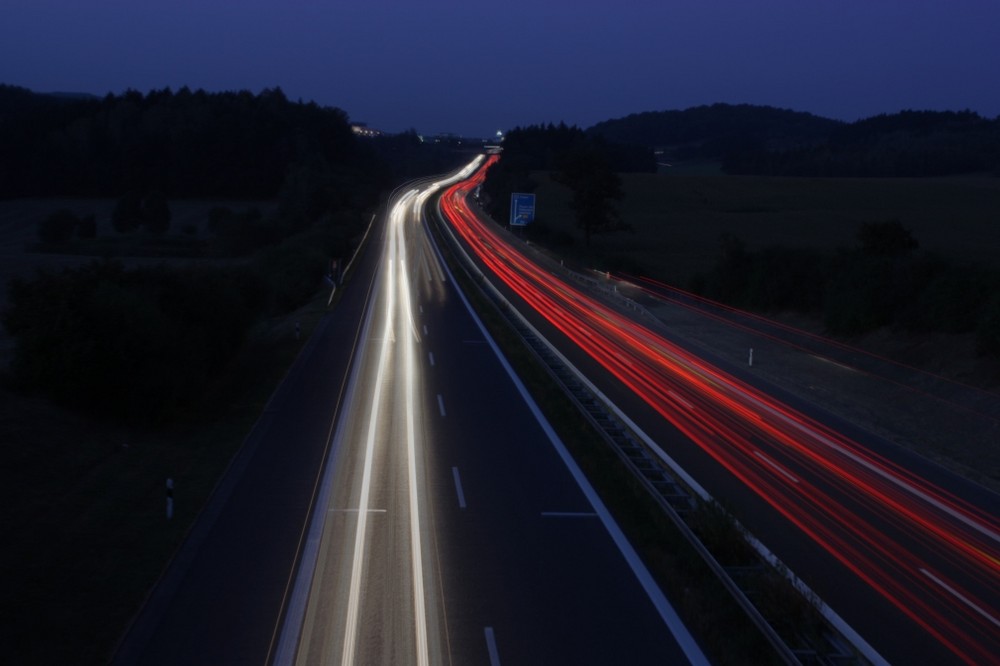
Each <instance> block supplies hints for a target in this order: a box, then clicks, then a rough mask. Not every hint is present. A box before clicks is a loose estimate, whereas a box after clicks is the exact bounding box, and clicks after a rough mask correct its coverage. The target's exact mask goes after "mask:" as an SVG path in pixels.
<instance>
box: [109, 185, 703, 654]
mask: <svg viewBox="0 0 1000 666" xmlns="http://www.w3.org/2000/svg"><path fill="white" fill-rule="evenodd" d="M432 186H433V182H432V181H431V180H422V181H417V182H414V183H412V184H410V185H408V186H407V187H404V188H400V189H399V190H397V192H396V193H395V194H394V196H393V198H392V200H391V201H390V205H389V208H388V210H387V214H386V216H385V217H384V218H383V219H380V220H377V221H376V224H375V226H374V229H373V231H372V232H371V239H370V242H369V244H368V250H367V251H366V252H365V254H363V255H362V256H361V257H359V259H358V264H357V267H356V269H355V270H354V271H353V277H352V278H351V282H350V284H348V285H347V286H346V287H345V291H344V293H343V296H342V300H341V302H340V304H339V305H338V307H337V308H336V311H335V312H333V313H332V314H331V315H329V316H328V317H327V318H326V319H324V321H323V322H322V324H321V325H320V327H319V328H318V329H317V331H316V333H315V334H314V335H313V337H312V338H311V339H310V341H309V343H308V345H307V346H306V348H305V349H304V350H303V352H302V354H301V355H300V358H299V359H298V360H297V362H296V364H295V366H294V367H293V369H292V371H291V372H290V373H289V376H288V378H287V379H286V380H285V382H284V383H283V384H282V386H281V388H280V389H279V390H278V391H277V392H276V394H275V396H274V397H273V398H272V401H271V403H270V404H269V406H268V408H267V410H266V411H265V413H264V414H263V415H262V417H261V419H260V422H259V423H258V425H257V427H256V428H255V429H254V432H253V433H252V435H251V436H250V438H249V439H248V441H247V443H246V445H245V446H244V449H243V450H242V451H241V453H240V454H239V456H238V457H237V459H236V460H235V461H234V464H233V466H232V469H231V470H230V473H229V474H227V477H226V478H225V479H224V481H223V482H222V483H221V484H220V486H219V489H218V490H217V492H216V493H215V496H214V497H213V500H212V502H211V503H210V505H209V506H208V507H207V508H206V510H205V512H204V514H203V515H202V517H201V519H200V520H199V521H198V523H197V525H196V526H195V528H194V529H193V530H192V534H191V536H190V538H189V539H188V540H187V542H186V543H185V545H184V547H183V548H182V549H181V551H180V552H179V553H178V555H177V557H176V558H175V560H174V562H173V563H172V565H171V567H170V569H169V570H168V571H167V572H166V574H165V576H164V578H163V580H162V581H161V582H160V584H159V585H158V586H157V588H156V590H155V591H154V593H153V595H152V596H151V598H150V600H149V602H148V603H147V605H146V607H145V609H144V610H143V612H142V613H141V614H140V616H139V617H138V618H137V620H136V622H135V624H134V625H133V627H132V629H131V630H130V632H129V633H128V635H127V636H126V638H125V640H124V641H123V643H122V645H121V647H120V649H119V651H118V654H117V656H116V660H115V661H116V663H122V664H132V663H142V664H178V663H184V664H220V663H239V664H247V663H282V664H283V663H300V664H314V663H336V664H341V663H358V664H361V663H406V664H422V663H433V664H477V663H480V664H490V665H491V666H493V665H495V664H506V663H510V664H515V663H516V664H533V663H574V664H607V663H632V664H642V663H657V664H662V663H672V664H673V663H705V660H704V657H703V655H702V654H701V651H700V649H699V648H698V646H697V645H696V644H695V642H694V641H693V640H692V639H691V637H690V635H688V634H687V631H686V629H685V628H684V627H683V625H682V624H681V623H680V622H679V620H678V619H677V618H676V616H675V615H674V613H673V609H672V607H671V606H670V603H669V601H668V600H667V599H665V598H664V597H663V595H662V593H661V592H660V591H659V590H658V589H657V588H656V586H655V585H654V584H653V583H652V582H651V579H650V577H649V575H648V572H646V571H645V569H644V567H643V566H642V564H641V562H639V560H638V558H636V557H635V554H634V552H632V550H631V548H630V546H629V545H628V543H627V541H625V540H624V538H623V537H622V536H621V534H620V532H619V531H618V530H617V527H616V526H615V525H614V523H613V521H612V520H611V518H610V516H609V515H608V514H607V512H606V511H605V509H604V507H603V505H602V504H601V503H600V501H599V499H597V498H596V496H595V495H594V494H593V491H592V490H591V489H590V488H589V485H588V484H587V483H586V481H585V479H583V478H582V475H580V474H579V472H578V470H576V468H575V466H574V465H573V464H572V462H571V461H568V460H567V459H566V456H565V455H564V450H562V449H561V443H560V442H559V441H558V439H557V438H556V437H555V436H554V434H553V433H552V431H551V429H550V428H549V427H548V426H547V424H545V422H544V421H543V420H541V419H540V416H539V414H538V413H537V408H535V407H534V406H533V405H532V404H530V402H528V401H527V400H526V396H525V393H524V392H523V389H522V388H521V387H520V385H519V382H517V381H516V380H515V379H514V377H513V373H512V372H510V370H509V368H508V367H507V366H506V364H505V362H504V361H503V359H502V358H501V357H500V356H499V354H498V352H497V351H496V349H495V347H494V346H493V344H492V341H491V340H489V338H488V337H487V336H486V334H485V332H484V330H483V329H482V328H481V326H480V325H479V324H478V322H477V320H476V319H475V317H474V316H473V315H471V314H470V312H469V310H468V308H467V307H466V305H465V304H464V302H463V299H462V297H461V296H460V295H459V294H458V293H457V292H456V290H455V286H454V283H453V282H452V280H451V279H450V277H449V276H448V274H447V270H446V269H445V268H444V266H443V265H442V263H441V262H440V259H439V257H438V254H437V252H436V251H435V250H434V248H433V247H432V244H431V241H430V240H429V237H428V234H427V230H426V227H425V226H424V220H423V213H422V208H423V206H422V202H423V201H425V200H426V196H427V194H428V193H429V190H430V189H431V188H432Z"/></svg>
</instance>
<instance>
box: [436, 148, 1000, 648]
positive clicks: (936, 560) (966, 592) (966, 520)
mask: <svg viewBox="0 0 1000 666" xmlns="http://www.w3.org/2000/svg"><path fill="white" fill-rule="evenodd" d="M493 159H495V158H493ZM482 177H483V171H480V172H479V173H478V174H477V175H476V177H474V178H472V179H470V180H468V181H465V182H463V183H460V184H456V185H454V186H452V187H451V188H450V189H449V190H448V191H447V192H446V193H445V194H444V195H443V197H442V203H441V208H442V211H443V212H444V213H445V215H446V217H447V219H448V222H449V224H450V225H451V226H452V228H453V229H454V230H455V232H456V234H457V235H458V236H459V237H461V239H462V242H463V243H464V244H465V245H466V246H467V248H468V249H469V251H470V254H472V255H473V256H475V257H476V260H477V261H478V262H480V264H481V266H482V267H483V269H484V272H485V273H487V274H490V275H492V276H493V278H492V279H493V281H494V283H495V284H496V285H497V286H498V287H499V288H501V289H502V290H503V291H504V293H505V294H506V295H507V296H508V298H509V299H510V300H511V301H512V302H513V303H514V304H515V305H516V306H517V307H519V309H522V310H523V311H524V312H526V313H528V314H529V317H530V318H531V320H532V321H533V323H534V324H535V325H536V327H538V328H539V330H542V331H543V333H544V334H545V335H546V337H549V338H550V339H551V340H554V341H555V342H556V344H557V346H558V347H559V348H560V349H561V350H562V351H563V353H564V354H565V355H566V356H567V357H568V358H570V359H571V360H572V361H573V362H574V364H576V365H577V366H578V367H579V368H581V369H582V370H583V371H584V372H585V374H586V375H587V376H588V377H589V378H590V379H591V380H592V381H593V382H594V383H595V384H596V385H597V386H598V387H599V388H600V389H601V390H602V391H603V392H604V393H605V394H606V395H608V396H610V397H611V398H612V399H613V400H614V401H615V403H616V404H617V405H619V407H620V408H621V409H622V410H623V411H624V412H626V413H627V414H628V415H629V416H630V417H631V418H632V419H633V420H634V421H635V422H636V423H637V424H638V425H639V426H640V427H641V428H642V429H643V431H645V432H646V433H647V434H649V435H650V436H651V438H652V439H653V440H655V441H656V442H657V443H658V444H659V446H660V454H661V455H662V457H663V458H664V459H668V458H669V459H670V460H671V462H673V463H674V464H676V465H679V466H680V467H683V468H684V469H685V470H686V471H687V472H688V473H690V474H691V476H692V477H693V478H694V479H695V480H696V481H697V483H698V484H699V489H700V490H701V492H704V493H706V494H711V495H712V496H715V497H718V498H723V499H725V500H726V501H727V502H729V503H730V504H731V505H733V506H736V507H738V508H739V513H740V516H741V519H742V520H743V522H744V524H745V525H746V526H747V527H749V528H750V529H751V532H753V533H754V534H756V535H757V536H758V537H760V538H761V540H762V541H763V542H764V544H765V545H766V546H768V547H769V548H770V549H771V551H772V552H774V553H775V554H776V555H777V556H778V557H779V558H780V559H781V560H782V561H783V562H785V564H787V565H788V566H789V567H790V568H791V569H792V571H794V572H796V573H797V574H798V575H799V576H801V577H803V578H804V579H805V580H806V581H807V582H808V583H809V584H810V586H811V587H812V588H813V590H814V591H816V592H818V593H819V595H820V597H821V598H823V599H824V600H825V601H827V603H829V604H830V606H831V607H832V608H833V610H834V611H836V612H838V613H839V614H840V616H841V617H843V618H844V619H846V620H847V622H848V623H849V624H850V625H851V626H852V627H853V629H854V630H855V631H857V632H858V633H859V634H860V635H861V636H862V638H863V640H864V641H865V642H866V643H867V646H866V648H867V650H868V654H869V657H870V658H872V660H873V661H876V662H878V661H882V660H885V661H887V662H890V663H934V664H942V663H968V664H986V663H998V661H1000V520H998V518H997V513H996V509H995V503H993V504H989V503H988V504H986V505H981V504H979V503H976V502H973V501H971V500H970V499H968V498H970V497H972V496H974V495H975V494H976V493H973V492H969V493H966V492H964V489H965V486H964V485H963V483H962V482H961V480H958V479H950V478H949V479H948V480H947V483H938V482H937V481H936V480H929V479H928V478H927V477H926V476H924V475H922V474H921V473H917V472H915V471H914V469H913V468H911V467H910V466H909V465H904V464H902V463H901V462H900V459H899V458H897V457H896V456H895V455H894V453H893V452H892V451H891V447H888V446H885V445H884V443H880V442H878V441H876V440H877V438H874V437H873V436H871V435H869V434H867V433H864V432H860V431H858V430H857V429H856V428H852V427H851V426H850V424H845V423H841V422H839V421H837V420H836V419H832V418H828V415H824V414H822V413H820V412H819V410H816V409H814V408H813V407H811V406H810V405H807V404H802V403H801V402H796V401H794V400H785V399H784V398H783V399H781V400H779V399H776V398H775V397H773V396H772V394H771V392H770V391H769V390H766V387H765V388H764V389H762V388H761V387H760V386H758V385H757V384H755V383H754V382H753V381H752V380H750V379H749V378H747V377H745V376H741V373H739V372H736V371H735V370H733V369H731V368H724V367H719V365H717V364H714V363H712V362H711V359H709V360H706V359H704V358H702V357H700V356H698V355H695V354H692V353H691V352H689V351H688V350H686V349H684V348H683V347H682V346H680V345H678V344H676V343H675V342H672V341H670V340H669V339H667V338H666V337H665V336H662V335H659V334H657V333H654V332H653V331H652V330H650V329H649V328H647V327H644V326H642V325H640V324H638V323H636V322H635V321H634V320H633V319H632V318H631V317H626V316H624V315H623V314H621V313H620V312H619V311H617V310H616V309H615V308H613V307H610V306H609V305H608V304H607V303H605V302H603V301H602V300H600V299H597V298H595V297H593V296H592V295H590V294H588V293H585V292H584V291H582V290H581V289H579V288H577V287H575V286H573V285H570V284H568V283H566V282H564V281H563V280H561V279H559V278H558V277H556V276H554V275H553V274H552V273H551V272H550V271H549V270H548V269H546V268H542V267H540V266H539V265H537V264H535V263H534V262H533V261H530V260H528V259H527V258H526V257H525V256H524V255H523V254H522V253H521V252H520V251H519V250H518V249H516V248H515V247H514V245H513V244H512V241H511V237H510V236H509V235H507V234H504V233H502V232H501V230H499V229H498V228H497V227H496V226H495V225H493V224H492V223H488V222H485V221H484V220H483V219H481V217H480V215H479V214H478V213H477V212H476V211H475V210H474V207H472V206H470V204H469V195H470V193H471V192H472V191H473V190H474V189H475V187H476V186H477V185H478V184H479V183H480V182H481V178H482ZM917 468H918V469H919V466H917Z"/></svg>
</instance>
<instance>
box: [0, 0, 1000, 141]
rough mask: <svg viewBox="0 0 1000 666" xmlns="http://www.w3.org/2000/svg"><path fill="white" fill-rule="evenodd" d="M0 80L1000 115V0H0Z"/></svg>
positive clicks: (71, 88)
mask: <svg viewBox="0 0 1000 666" xmlns="http://www.w3.org/2000/svg"><path fill="white" fill-rule="evenodd" d="M0 17H2V18H0V83H7V84H12V85H18V86H23V87H26V88H30V89H32V90H35V91H37V92H52V91H66V92H88V93H94V94H98V95H104V94H105V93H108V92H114V93H120V92H122V91H124V90H125V89H127V88H133V89H136V90H140V91H142V92H146V91H148V90H150V89H154V88H157V89H159V88H164V87H170V88H172V89H174V90H176V89H178V88H180V87H182V86H188V87H189V88H191V89H197V88H203V89H205V90H208V91H213V92H214V91H223V90H241V89H246V90H250V91H252V92H255V93H256V92H260V91H261V90H262V89H264V88H270V87H275V86H280V87H281V88H282V90H284V92H285V94H286V95H287V96H288V97H289V98H291V99H293V100H294V99H299V98H301V99H302V100H304V101H309V100H312V101H315V102H317V103H318V104H321V105H324V106H336V107H339V108H341V109H343V110H344V111H346V112H347V114H348V115H349V116H350V117H351V119H352V120H354V121H361V122H366V123H368V124H369V125H371V126H372V127H375V128H379V129H383V130H386V131H389V132H398V131H402V130H405V129H407V128H410V127H413V128H415V129H417V130H418V131H420V132H422V133H425V134H435V133H438V132H453V133H458V134H463V135H465V136H485V135H488V134H491V133H493V132H495V131H496V130H497V129H509V128H511V127H514V126H516V125H526V124H533V123H542V122H559V121H565V122H566V123H568V124H575V125H579V126H580V127H584V128H586V127H589V126H590V125H593V124H594V123H596V122H599V121H601V120H607V119H609V118H618V117H622V116H625V115H628V114H630V113H636V112H640V111H659V110H666V109H684V108H687V107H690V106H696V105H699V104H711V103H713V102H730V103H742V102H746V103H751V104H768V105H771V106H778V107H783V108H790V109H795V110H799V111H810V112H812V113H816V114H819V115H823V116H827V117H831V118H839V119H843V120H855V119H858V118H862V117H867V116H871V115H875V114H878V113H883V112H885V113H892V112H896V111H900V110H902V109H934V110H961V109H971V110H973V111H976V112H978V113H980V114H982V115H984V116H987V117H996V116H998V115H1000V0H947V1H946V0H933V1H930V0H840V1H839V2H834V1H833V0H684V1H681V0H658V1H654V0H634V1H633V0H628V1H626V0H617V1H615V2H611V1H602V2H597V1H595V0H575V1H569V0H544V1H542V0H534V1H531V2H527V1H524V0H505V1H504V2H481V1H478V0H465V1H461V2H460V1H453V0H421V1H412V2H405V1H403V0H392V1H390V0H354V1H349V0H86V1H84V0H0Z"/></svg>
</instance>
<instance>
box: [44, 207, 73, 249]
mask: <svg viewBox="0 0 1000 666" xmlns="http://www.w3.org/2000/svg"><path fill="white" fill-rule="evenodd" d="M79 224H80V218H78V217H77V216H76V213H74V212H73V211H71V210H68V209H66V208H60V209H59V210H57V211H55V212H53V213H51V214H49V216H48V217H46V218H44V219H43V220H42V221H41V222H40V223H39V225H38V239H39V240H40V241H42V243H45V244H46V245H62V244H63V243H67V242H69V240H70V239H71V238H73V234H74V233H75V232H76V229H77V226H78V225H79Z"/></svg>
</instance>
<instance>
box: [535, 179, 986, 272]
mask: <svg viewBox="0 0 1000 666" xmlns="http://www.w3.org/2000/svg"><path fill="white" fill-rule="evenodd" d="M532 177H533V178H534V179H535V180H537V181H538V182H539V183H540V186H539V188H538V190H537V215H538V220H539V221H540V222H541V223H543V224H545V225H547V226H549V227H550V228H551V229H553V230H562V231H565V232H567V233H569V234H571V235H572V236H573V237H574V239H575V244H574V247H572V248H560V249H559V251H560V253H562V254H565V255H567V256H572V257H576V258H578V259H579V260H580V261H582V262H584V263H585V264H587V265H588V266H589V267H593V268H598V269H604V268H607V265H608V263H609V260H611V259H612V258H615V257H624V256H627V257H629V258H630V259H631V260H632V261H634V262H636V263H637V264H638V266H641V267H642V268H643V269H644V270H645V272H646V273H647V274H649V275H652V276H655V277H658V278H660V279H663V280H666V281H668V282H671V283H673V284H678V285H684V284H686V283H687V281H688V280H689V279H690V278H691V277H692V276H693V275H694V274H696V273H698V272H701V271H706V270H708V269H709V268H710V267H711V266H712V264H713V262H714V261H715V257H716V255H717V252H718V247H719V243H718V241H719V237H720V235H721V234H723V233H729V234H733V235H735V236H737V237H739V238H742V239H743V240H744V241H746V243H747V246H748V247H749V248H750V249H757V248H760V247H763V246H767V245H785V246H790V247H818V248H831V249H832V248H836V247H838V246H851V245H853V244H854V239H855V234H856V232H857V229H858V227H859V226H860V225H861V224H862V223H865V222H884V221H887V220H891V219H898V220H899V221H900V222H901V223H902V224H903V226H904V227H906V228H907V229H909V230H910V231H911V232H912V233H913V235H914V237H915V238H916V239H917V240H918V241H919V242H920V247H921V249H923V250H928V251H932V252H936V253H939V254H941V255H943V256H945V257H949V258H953V259H955V260H956V261H968V262H974V263H982V264H988V263H995V262H996V257H997V256H1000V178H988V177H965V178H928V179H895V178H893V179H848V178H831V179H820V178H765V177H754V176H746V177H742V176H741V177H736V176H724V177H719V176H672V175H663V174H625V175H623V177H622V181H623V186H624V187H623V189H624V191H625V200H624V201H623V202H622V204H621V205H620V207H619V208H620V212H621V214H622V218H623V220H624V221H625V222H627V223H628V224H629V225H631V226H632V228H633V230H634V232H633V233H629V232H616V233H612V234H605V235H598V236H595V237H594V239H593V242H592V247H591V248H586V247H584V246H583V234H582V233H581V232H580V231H579V230H578V229H577V228H576V226H575V222H574V219H573V216H572V213H571V211H570V210H569V208H568V206H567V204H568V202H569V191H568V190H567V189H566V188H565V187H563V186H562V185H559V184H557V183H554V182H553V181H552V180H551V179H550V178H549V177H548V174H547V173H543V172H536V173H534V174H532Z"/></svg>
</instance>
